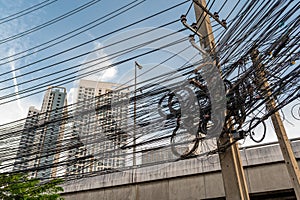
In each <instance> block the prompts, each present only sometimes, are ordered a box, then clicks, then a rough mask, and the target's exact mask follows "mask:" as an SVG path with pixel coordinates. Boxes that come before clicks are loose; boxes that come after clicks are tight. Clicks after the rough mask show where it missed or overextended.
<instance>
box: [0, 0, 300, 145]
mask: <svg viewBox="0 0 300 200" xmlns="http://www.w3.org/2000/svg"><path fill="white" fill-rule="evenodd" d="M39 2H42V1H36V0H30V1H25V0H15V1H11V0H0V41H1V40H3V39H5V38H8V37H10V36H14V35H16V34H18V33H22V32H24V31H26V30H30V29H31V28H34V27H36V26H38V25H41V24H43V23H45V22H47V21H49V20H51V19H54V18H56V17H58V16H61V15H63V14H65V13H67V12H69V11H71V10H73V9H75V8H77V7H79V6H81V5H83V4H85V3H87V2H89V1H87V0H85V1H79V0H73V1H70V0H57V1H54V2H53V3H51V4H50V5H48V6H46V7H44V8H42V9H39V10H37V11H35V12H32V13H30V14H28V15H25V16H22V17H20V18H17V19H14V20H11V21H8V22H5V23H2V24H1V19H2V18H4V17H6V16H9V15H11V14H13V13H16V12H18V11H21V10H23V9H25V8H28V7H30V6H32V5H35V4H37V3H39ZM49 2H51V1H49ZM130 2H131V1H129V0H122V1H116V0H115V1H109V0H101V1H99V2H97V3H95V4H93V5H92V6H90V7H88V8H87V9H85V10H82V11H80V12H78V13H76V14H74V15H72V16H69V17H67V18H65V19H63V20H61V21H59V22H57V23H55V24H52V25H50V26H47V27H45V28H43V29H40V30H38V31H36V32H32V33H30V34H28V35H26V36H24V37H21V38H18V39H15V40H12V41H9V42H6V43H4V44H0V53H1V57H2V58H3V57H7V56H10V55H13V54H15V53H17V52H20V51H24V50H27V49H29V48H31V47H34V46H36V45H39V44H42V43H44V42H47V41H49V40H51V39H54V38H56V37H58V36H60V35H62V34H65V33H68V32H70V31H72V30H74V29H76V28H79V27H81V26H83V25H85V24H87V23H89V22H92V21H94V20H96V19H99V18H102V19H100V20H103V19H104V18H103V16H105V15H106V14H108V13H110V12H112V11H113V10H115V9H117V8H120V7H122V6H124V5H126V4H128V3H130ZM138 2H141V4H139V5H138V6H137V7H135V8H133V9H131V10H129V11H128V12H126V13H124V14H121V15H119V16H117V17H115V18H113V19H111V20H109V21H107V22H105V23H103V24H101V25H99V26H97V27H95V28H93V29H90V30H88V31H85V32H84V33H82V34H80V35H78V36H75V37H73V38H72V39H69V40H67V41H65V42H62V43H60V44H58V45H55V46H53V47H51V48H49V49H46V50H44V51H40V52H39V50H38V49H37V50H36V52H35V53H33V54H32V55H30V56H28V57H25V58H22V59H19V60H17V61H15V62H11V63H7V64H4V65H2V66H0V67H1V71H2V72H9V71H10V70H12V69H16V68H19V67H22V66H25V65H27V64H29V63H32V62H35V61H37V60H39V59H42V58H45V57H48V56H50V55H53V54H55V53H58V52H60V51H63V50H65V49H68V48H71V47H73V46H76V45H79V44H81V43H83V42H86V41H89V40H92V39H94V38H97V37H99V36H101V35H104V34H107V33H110V32H111V31H114V30H117V29H119V28H121V27H122V26H124V25H127V24H130V23H132V22H135V21H137V20H139V19H142V18H144V17H146V16H150V15H152V14H154V13H157V12H158V11H161V10H164V9H166V8H168V7H170V6H172V5H176V4H178V3H181V2H183V0H164V1H159V0H147V1H142V0H139V1H136V3H138ZM235 2H236V0H235V1H234V2H231V4H228V5H226V6H225V7H224V8H223V9H222V12H220V13H219V15H220V18H221V19H222V16H226V15H227V14H228V10H229V7H230V6H232V5H234V4H235ZM189 6H190V2H188V3H185V4H183V5H182V6H179V7H177V8H175V9H173V10H171V11H169V12H167V13H165V14H162V15H160V16H158V17H155V18H152V19H149V20H146V21H145V22H143V23H139V24H137V25H134V26H131V27H129V28H126V29H123V30H122V31H120V32H114V33H113V34H110V35H108V36H106V37H103V38H101V39H97V40H95V41H94V42H91V43H89V44H87V45H84V46H82V47H80V48H76V49H74V50H72V51H69V52H67V53H64V54H61V55H58V56H56V57H53V58H51V59H47V60H45V61H42V62H39V63H37V64H34V65H31V66H29V67H26V68H24V69H20V70H17V71H16V72H15V73H8V74H6V75H5V76H2V77H0V80H4V79H6V78H8V79H11V80H10V81H7V82H5V83H0V87H1V88H3V87H7V86H12V85H17V84H19V83H21V82H24V81H29V80H32V79H34V78H36V77H41V76H44V75H45V74H50V73H52V72H55V71H57V70H61V69H65V68H68V67H72V66H74V65H78V64H82V63H83V62H86V61H89V60H91V59H94V58H97V57H101V56H107V55H110V54H111V53H112V52H116V51H117V50H118V49H121V48H124V46H130V45H134V44H135V43H138V42H142V41H144V40H145V38H143V37H141V38H137V39H134V40H132V41H131V42H130V41H129V42H128V43H126V44H120V45H117V46H114V47H112V48H107V49H105V50H103V51H99V52H97V53H96V54H89V55H86V56H83V57H80V58H78V59H74V60H72V61H69V62H66V63H63V64H59V65H55V66H54V67H51V68H50V69H48V70H43V71H42V72H37V73H34V74H30V75H28V76H24V77H19V78H15V79H12V78H14V77H16V76H18V75H21V74H25V73H27V72H30V71H32V70H35V69H39V68H41V67H44V66H47V65H51V64H53V63H56V62H60V61H62V60H64V59H67V58H70V57H73V56H76V55H79V54H81V53H85V52H87V51H91V50H93V49H95V48H99V47H101V46H105V45H108V44H112V43H114V42H115V41H118V40H121V39H122V38H126V36H128V35H132V34H136V33H139V32H142V31H145V30H149V29H150V28H151V27H158V26H160V25H162V24H165V23H167V22H171V21H173V20H176V19H179V18H180V16H181V15H182V14H185V13H186V12H187V10H188V8H189ZM220 6H221V4H220V3H219V2H217V3H215V6H214V7H213V8H212V11H217V10H219V8H220ZM193 16H194V10H193V8H192V9H191V10H190V13H189V15H188V22H193V21H194V18H193ZM2 21H3V20H2ZM165 28H166V29H164V30H163V31H160V32H156V33H151V34H149V35H148V36H146V37H147V38H151V37H153V38H155V35H156V36H157V35H159V34H167V33H170V32H172V31H177V30H180V29H182V28H183V25H182V24H181V23H180V22H177V23H174V24H172V25H170V26H168V27H165ZM74 33H75V32H74ZM189 34H191V32H190V31H184V32H182V33H179V34H176V35H175V36H174V37H173V38H172V37H171V38H169V40H168V41H169V42H170V41H172V40H175V39H176V38H177V39H178V38H180V37H184V36H188V35H189ZM165 42H166V41H164V42H162V43H159V42H158V43H155V44H152V45H149V46H145V47H144V48H142V49H139V50H136V51H134V52H133V53H128V54H127V55H126V56H119V57H117V58H109V59H108V60H106V61H105V62H104V63H102V65H96V68H97V67H98V68H99V67H101V66H103V65H109V64H111V63H113V62H116V61H120V60H122V59H124V58H126V57H128V56H132V55H134V54H136V53H143V52H146V51H147V50H149V49H153V48H155V47H158V46H160V45H162V44H164V43H165ZM0 43H1V42H0ZM186 45H188V44H187V43H183V44H181V45H178V46H175V47H174V48H169V49H167V50H166V51H159V52H157V53H154V54H152V55H151V56H147V57H142V58H139V59H138V61H139V62H140V63H142V64H143V65H144V66H149V68H150V67H151V66H154V65H155V64H157V63H160V62H161V61H163V60H164V59H165V58H166V57H168V56H171V55H174V54H176V53H177V52H179V50H180V49H184V48H185V47H186ZM31 52H32V51H30V52H29V51H28V52H26V53H24V54H22V55H25V54H28V53H31ZM196 54H197V51H196V50H189V51H188V52H185V53H182V54H180V55H179V56H176V57H175V58H174V59H172V61H170V62H168V63H166V66H165V68H164V69H166V68H169V69H172V68H173V69H174V68H176V67H178V66H180V65H181V64H183V63H184V62H185V61H186V60H189V59H190V58H191V57H192V56H194V55H196ZM189 56H190V57H189ZM198 58H199V57H198ZM4 61H7V60H2V61H0V63H3V62H4ZM96 68H95V69H96ZM77 69H78V68H77ZM132 69H133V62H128V63H124V64H122V65H120V66H118V67H116V68H112V69H110V70H108V71H106V72H104V73H103V72H101V73H98V74H96V75H95V76H96V79H97V80H102V81H113V82H119V81H120V80H121V79H122V78H123V77H124V75H126V74H129V75H128V76H131V75H133V71H132ZM146 69H147V67H146ZM146 69H145V68H144V69H143V70H142V71H141V72H145V71H146ZM75 70H76V69H73V70H70V71H69V72H67V73H62V74H61V75H65V76H67V75H70V74H71V75H72V74H74V71H75ZM158 73H159V70H158V71H157V72H155V73H153V74H158ZM153 74H152V75H153ZM56 76H57V75H55V76H51V77H46V78H44V79H42V80H39V81H35V82H30V83H28V84H24V85H18V87H16V86H15V87H12V88H10V89H7V90H1V91H0V95H1V96H2V95H5V94H9V93H12V92H16V91H18V90H19V91H20V90H22V89H24V88H26V87H30V86H32V85H36V84H37V85H39V84H47V81H49V80H51V79H53V78H54V77H56ZM150 77H151V76H150ZM94 78H95V77H94ZM146 78H149V76H145V77H144V79H146ZM125 79H126V80H127V79H130V78H128V77H127V78H125ZM140 80H141V79H140ZM61 86H64V87H66V88H67V89H68V92H69V93H70V94H73V93H74V87H75V86H74V83H73V82H72V83H69V84H64V85H61ZM44 89H46V88H44ZM43 94H44V93H40V94H38V95H34V96H30V97H28V98H24V99H20V100H17V101H14V102H12V103H8V104H5V105H0V115H1V117H0V124H3V123H7V122H10V121H13V120H17V119H20V118H24V117H26V114H27V110H28V107H29V106H31V105H34V106H36V107H37V108H40V107H41V103H42V97H43ZM14 98H18V96H15V97H14ZM70 101H72V98H71V96H70ZM292 123H294V124H295V123H296V122H295V121H292ZM286 125H287V128H288V130H290V131H289V132H294V130H295V126H294V125H291V124H290V123H287V124H286ZM269 130H272V129H271V128H270V129H269ZM292 136H296V134H292ZM274 138H275V137H274V134H268V136H267V139H266V141H272V140H274Z"/></svg>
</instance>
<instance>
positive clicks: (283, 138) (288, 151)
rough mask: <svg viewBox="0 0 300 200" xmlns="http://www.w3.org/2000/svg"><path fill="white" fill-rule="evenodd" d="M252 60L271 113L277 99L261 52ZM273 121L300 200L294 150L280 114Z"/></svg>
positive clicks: (297, 168)
mask: <svg viewBox="0 0 300 200" xmlns="http://www.w3.org/2000/svg"><path fill="white" fill-rule="evenodd" d="M251 59H252V62H253V65H254V68H255V72H256V74H255V75H256V77H257V79H258V82H259V83H260V84H261V86H258V87H261V89H262V90H263V91H265V92H263V95H264V99H265V100H266V107H267V110H268V111H269V112H272V111H273V110H274V109H275V107H276V102H275V99H274V98H273V97H272V91H270V87H269V83H268V81H267V79H266V77H265V74H266V72H265V69H264V65H263V64H261V63H260V61H259V51H258V50H257V49H254V50H253V51H252V52H251ZM271 120H272V123H273V126H274V129H275V133H276V135H277V138H278V143H279V146H280V148H281V152H282V155H283V158H284V160H285V164H286V167H287V170H288V173H289V175H290V180H291V182H292V185H293V187H294V191H295V194H296V197H297V199H300V171H299V167H298V163H297V161H296V158H295V155H294V152H293V149H292V147H291V144H290V142H289V139H288V137H287V134H286V131H285V128H284V125H283V122H282V120H281V118H280V115H279V113H278V112H275V113H274V114H273V115H271Z"/></svg>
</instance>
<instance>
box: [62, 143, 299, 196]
mask: <svg viewBox="0 0 300 200" xmlns="http://www.w3.org/2000/svg"><path fill="white" fill-rule="evenodd" d="M293 149H294V152H295V155H296V157H297V158H300V142H295V143H294V144H293ZM241 156H242V160H243V165H244V169H245V175H246V180H247V183H248V188H249V192H250V193H252V194H255V193H266V192H267V193H268V192H272V191H280V190H282V191H284V190H290V189H291V188H292V186H291V182H290V181H289V177H288V173H287V170H286V168H285V165H284V162H283V159H282V155H281V152H280V149H279V147H278V145H268V146H263V147H260V146H259V147H253V148H245V149H241ZM64 189H65V192H64V194H63V197H64V198H65V199H66V200H68V199H72V200H77V199H78V200H90V199H92V200H93V199H109V200H112V199H115V200H119V199H120V200H125V199H130V200H131V199H132V200H148V199H149V200H150V199H151V200H152V199H169V200H176V199H178V200H184V199H189V200H192V199H197V200H199V199H209V198H218V197H224V195H225V192H224V187H223V181H222V174H221V171H220V166H219V159H218V156H217V155H214V156H210V157H204V158H201V159H200V158H198V159H197V158H196V159H189V160H182V161H177V162H174V163H169V164H162V165H157V166H150V167H144V168H137V169H131V170H128V171H123V172H117V173H111V174H106V175H102V176H96V177H92V178H88V179H82V180H79V181H77V182H73V183H70V184H69V185H65V186H64Z"/></svg>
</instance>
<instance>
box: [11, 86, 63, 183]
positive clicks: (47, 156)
mask: <svg viewBox="0 0 300 200" xmlns="http://www.w3.org/2000/svg"><path fill="white" fill-rule="evenodd" d="M66 94H67V93H66V89H65V88H63V87H52V86H50V87H48V90H47V91H46V93H45V95H44V99H43V105H42V108H41V110H40V111H39V110H38V109H36V108H34V107H30V108H29V112H28V116H27V119H26V122H25V125H24V129H23V132H22V136H21V139H20V144H19V148H18V152H17V156H16V161H15V164H14V171H20V170H28V171H29V172H30V173H29V177H33V178H36V177H37V178H52V177H56V176H57V167H56V166H54V165H55V164H56V163H58V161H59V158H60V152H59V151H58V149H60V145H61V143H62V138H63V135H64V125H65V124H64V120H63V119H64V117H65V116H66V114H67V109H66V105H67V96H66Z"/></svg>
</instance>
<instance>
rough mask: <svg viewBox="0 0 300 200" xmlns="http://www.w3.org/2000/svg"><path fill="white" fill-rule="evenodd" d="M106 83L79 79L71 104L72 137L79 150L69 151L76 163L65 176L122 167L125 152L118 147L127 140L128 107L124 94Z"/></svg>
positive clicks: (69, 167)
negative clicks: (74, 98) (74, 99)
mask: <svg viewBox="0 0 300 200" xmlns="http://www.w3.org/2000/svg"><path fill="white" fill-rule="evenodd" d="M118 87H119V85H118V84H115V83H108V82H97V81H91V80H80V81H79V85H78V92H77V95H76V96H77V97H76V103H75V104H74V108H75V110H74V112H73V115H74V116H75V117H74V124H73V138H76V137H77V138H78V140H79V141H80V143H81V144H82V146H81V147H79V148H77V149H73V150H70V151H69V159H70V160H72V157H75V162H73V163H72V164H70V165H69V166H68V168H67V171H66V174H67V175H72V174H73V175H74V174H75V175H84V174H88V173H91V172H98V171H103V170H111V169H117V168H120V167H124V166H125V152H124V150H121V148H120V147H121V145H122V144H124V143H125V142H126V139H127V133H126V131H127V112H128V105H126V104H119V103H118V102H120V101H121V100H124V99H125V100H126V99H127V97H128V93H127V92H126V91H121V90H116V89H118Z"/></svg>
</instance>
